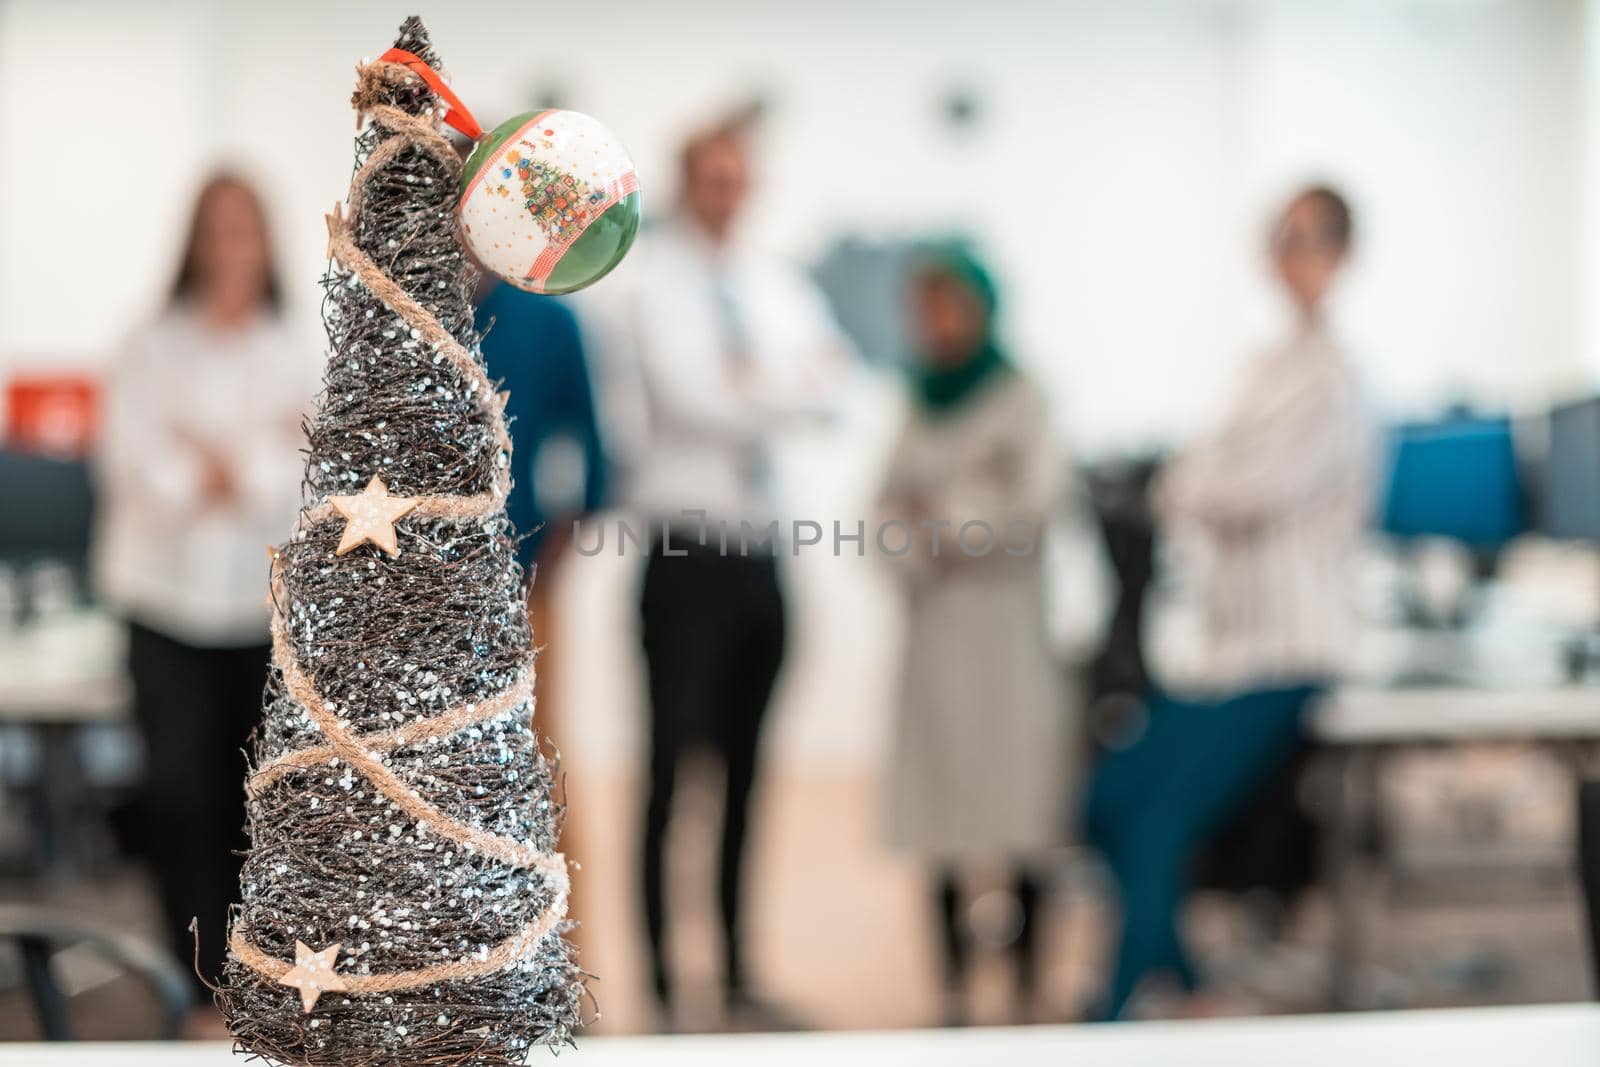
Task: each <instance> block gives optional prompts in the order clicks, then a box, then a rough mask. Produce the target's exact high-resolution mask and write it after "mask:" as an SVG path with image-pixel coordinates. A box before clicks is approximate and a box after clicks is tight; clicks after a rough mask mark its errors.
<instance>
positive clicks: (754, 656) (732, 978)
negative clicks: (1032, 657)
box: [591, 124, 845, 1011]
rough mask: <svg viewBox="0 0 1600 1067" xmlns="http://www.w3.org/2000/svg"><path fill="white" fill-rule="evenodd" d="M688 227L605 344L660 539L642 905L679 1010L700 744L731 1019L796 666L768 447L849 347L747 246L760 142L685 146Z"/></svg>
mask: <svg viewBox="0 0 1600 1067" xmlns="http://www.w3.org/2000/svg"><path fill="white" fill-rule="evenodd" d="M681 166H682V171H681V179H682V188H681V198H680V202H679V211H678V212H677V214H676V216H675V217H674V218H673V219H672V220H671V221H670V222H669V223H668V224H666V225H665V226H663V227H662V228H661V229H659V230H657V231H654V232H652V233H649V234H647V235H646V236H645V237H644V238H643V239H642V240H641V241H640V244H639V247H638V248H636V249H635V250H634V252H633V254H632V256H631V258H630V261H629V262H628V263H627V264H625V265H624V266H623V268H622V269H621V270H620V271H619V272H618V275H619V276H618V278H617V279H616V281H615V282H614V283H611V284H610V286H609V288H610V291H609V292H607V293H606V294H604V300H605V302H604V304H603V305H600V306H599V307H598V308H597V314H596V316H595V318H594V321H592V323H591V325H592V327H593V328H594V329H595V332H596V339H597V340H598V341H599V342H600V345H599V347H600V350H601V351H600V354H601V357H602V369H601V380H600V392H601V394H602V395H601V397H600V406H601V408H602V410H604V411H605V412H606V413H607V415H608V416H609V418H610V423H611V424H610V425H609V426H608V436H610V437H611V438H612V439H613V440H614V441H616V442H617V443H618V447H619V448H620V451H621V453H622V454H621V455H619V456H618V457H617V458H618V461H619V466H620V469H621V479H622V484H623V488H622V497H623V500H624V501H625V503H626V504H628V505H630V507H631V510H632V511H633V512H634V513H635V515H636V517H637V518H638V519H642V520H645V521H646V522H647V523H648V525H649V528H650V531H651V539H652V547H651V551H650V560H649V563H648V565H647V567H646V571H645V578H644V585H643V591H642V604H641V619H642V624H643V643H644V651H645V658H646V662H647V666H648V673H649V686H650V710H651V727H650V740H651V758H650V788H649V800H648V803H647V808H646V813H645V832H644V845H643V892H644V911H645V920H646V926H647V930H648V933H649V944H650V951H651V962H652V968H653V970H652V976H653V980H654V988H655V993H656V995H657V997H658V998H659V1001H660V1004H661V1006H662V1008H663V1009H664V1010H670V1008H671V979H670V975H669V974H668V970H667V966H666V943H665V942H666V938H665V907H664V901H663V886H662V845H663V840H664V837H665V833H666V827H667V822H668V817H669V814H670V809H671V802H672V794H673V788H674V785H675V781H676V775H677V768H678V765H679V763H680V761H681V758H682V756H683V755H684V754H685V752H686V751H687V750H688V749H689V748H691V747H694V746H696V745H698V744H701V743H704V744H705V745H707V746H708V747H709V748H711V750H712V751H713V752H714V753H715V754H716V755H717V756H718V757H719V758H720V759H721V760H722V762H723V763H724V764H725V766H726V770H727V785H726V794H727V795H726V805H725V816H724V820H725V821H724V826H723V836H722V851H721V872H720V880H719V895H720V901H719V902H720V907H721V918H722V927H723V934H724V939H725V946H724V947H725V954H724V964H725V973H724V979H725V983H726V993H727V998H728V1004H729V1008H730V1010H735V1011H737V1010H740V1009H744V1008H747V1007H748V1006H749V1003H750V1001H749V997H748V995H747V992H746V988H745V971H744V961H743V954H742V952H741V949H740V938H739V913H740V881H741V879H740V866H741V862H742V858H743V854H744V839H745V827H746V816H747V811H748V805H749V798H750V794H751V790H752V788H753V785H754V782H755V773H756V753H757V749H758V748H759V743H760V731H761V726H762V722H763V720H764V718H765V713H766V708H767V704H768V700H769V698H770V696H771V693H772V688H773V682H774V681H775V679H776V677H777V674H778V668H779V666H780V664H781V662H782V659H783V648H784V603H783V595H782V590H781V588H780V584H779V576H778V565H777V560H776V558H775V554H774V549H775V547H776V545H775V543H774V542H775V540H776V538H775V536H774V535H775V531H776V530H777V526H776V520H777V512H776V505H775V501H774V498H773V493H772V478H771V473H772V472H771V465H770V455H769V452H768V449H769V446H770V444H771V443H772V441H773V438H774V435H775V434H777V433H780V432H782V431H784V430H785V429H789V428H793V427H795V426H798V425H801V424H806V423H812V424H814V423H816V422H818V421H820V419H821V418H822V416H823V411H824V409H823V406H822V404H821V399H822V390H823V388H824V385H825V383H826V381H827V379H828V378H829V376H830V374H829V372H830V371H831V370H834V369H836V368H837V365H838V364H839V362H840V357H841V355H842V353H843V352H844V350H845V349H844V343H843V341H842V340H841V338H840V335H839V333H838V332H837V329H836V327H835V326H834V324H833V321H832V318H831V317H830V315H829V313H828V311H827V309H826V306H825V305H824V303H823V300H822V297H821V294H820V293H819V292H818V291H817V290H816V289H815V288H814V287H813V286H812V285H811V284H810V283H809V282H808V281H807V280H806V279H805V278H804V277H803V276H802V275H801V274H800V273H799V272H798V271H796V270H794V269H792V268H790V267H788V266H786V265H784V264H781V263H779V262H776V261H773V260H771V259H767V258H764V257H762V256H760V255H757V254H755V253H753V252H751V251H750V250H748V249H747V248H746V247H744V246H743V245H742V244H741V243H740V242H739V240H738V239H737V235H736V230H737V223H738V220H739V218H740V214H741V209H742V208H743V206H744V204H745V201H746V198H747V193H748V191H749V186H750V154H749V145H748V139H747V134H746V131H745V129H744V127H743V126H742V125H740V124H728V125H723V126H719V127H717V128H714V129H711V130H708V131H706V132H703V133H701V134H699V135H697V136H695V137H693V138H691V139H690V140H689V142H688V143H687V144H686V145H685V146H684V149H683V152H682V156H681Z"/></svg>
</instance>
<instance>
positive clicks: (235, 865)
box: [128, 623, 271, 1000]
mask: <svg viewBox="0 0 1600 1067" xmlns="http://www.w3.org/2000/svg"><path fill="white" fill-rule="evenodd" d="M130 629H131V632H130V635H129V644H128V666H129V670H130V672H131V674H132V676H133V707H134V715H135V717H136V718H137V719H138V722H139V727H140V730H141V731H142V732H143V734H144V741H145V749H146V752H147V757H146V775H145V784H144V788H143V790H142V791H141V793H140V795H139V798H138V802H137V808H136V814H137V816H138V825H137V828H136V833H137V838H138V844H139V846H140V847H141V850H142V851H143V852H144V854H145V857H146V859H147V860H148V861H149V863H150V867H151V870H152V873H153V874H154V875H155V879H156V888H157V889H158V890H159V892H160V894H161V908H162V913H163V915H164V916H165V918H166V923H167V932H168V935H169V937H170V938H171V945H172V950H173V952H174V953H175V954H176V955H177V957H178V959H179V960H181V961H182V962H183V963H184V965H185V969H187V965H188V964H189V962H190V960H191V959H193V957H194V953H195V948H194V939H193V937H192V935H191V934H190V933H189V922H190V920H191V919H198V920H199V924H200V925H199V929H200V951H199V969H200V974H201V975H203V976H205V977H206V978H207V979H210V980H212V981H215V980H216V977H217V974H218V972H219V971H221V969H222V960H223V957H224V955H225V953H226V940H227V928H228V927H227V923H228V906H229V905H230V904H233V903H235V902H237V901H238V899H239V868H240V865H241V862H242V860H241V857H240V855H239V853H241V852H242V851H243V850H244V849H245V847H246V846H247V845H248V843H249V842H248V839H247V837H246V834H245V811H244V775H245V756H244V748H245V744H246V742H247V740H248V739H249V736H250V733H251V731H252V730H254V729H255V725H256V723H257V722H259V721H260V718H261V694H262V690H263V688H264V687H265V686H266V681H267V664H268V660H269V657H270V655H271V649H270V646H267V645H252V646H250V647H247V648H197V647H195V646H193V645H189V644H185V643H184V642H182V641H177V640H174V639H173V638H171V637H168V636H166V635H165V634H162V633H159V632H157V631H156V630H152V629H150V628H149V627H146V626H141V625H140V624H138V623H133V624H132V626H131V628H130ZM202 996H203V999H205V1000H209V999H210V994H209V993H203V994H202Z"/></svg>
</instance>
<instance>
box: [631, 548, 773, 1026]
mask: <svg viewBox="0 0 1600 1067" xmlns="http://www.w3.org/2000/svg"><path fill="white" fill-rule="evenodd" d="M669 544H670V548H671V551H673V552H674V553H676V552H678V551H686V552H687V554H686V555H683V556H677V555H673V556H668V555H666V554H665V552H664V548H663V545H662V544H660V543H658V544H657V545H656V546H655V548H654V549H653V550H652V553H651V557H650V562H649V565H648V566H647V567H646V569H645V577H644V590H643V596H642V602H641V605H640V608H641V617H642V623H643V637H644V653H645V662H646V666H647V668H648V673H649V684H650V784H649V799H648V801H647V803H646V806H645V816H644V856H643V890H644V915H645V927H646V931H647V933H648V935H649V943H650V958H651V967H652V976H653V979H654V982H655V991H656V995H657V996H658V997H660V998H661V1000H662V1001H663V1002H665V1001H666V1000H667V999H668V998H669V996H670V991H671V979H670V976H669V975H668V972H667V963H666V936H665V935H666V931H665V922H666V903H665V900H664V895H663V886H662V865H663V863H662V859H663V857H662V848H663V843H664V840H665V837H666V831H667V821H668V817H669V816H670V814H671V809H672V794H673V788H674V786H675V785H676V782H677V774H678V767H679V764H680V763H681V761H682V759H683V757H684V755H685V754H686V753H687V752H689V751H690V750H691V749H693V748H695V747H696V746H698V745H704V746H705V747H707V748H709V749H710V750H711V752H712V753H713V754H714V755H715V756H716V757H717V758H719V759H720V760H721V761H722V763H723V765H724V767H725V769H726V771H727V779H726V801H725V806H724V814H723V826H722V856H721V871H720V874H719V904H720V906H721V918H722V932H723V950H724V975H723V977H724V981H725V982H726V986H727V991H728V992H729V993H730V994H738V993H740V992H741V991H742V989H743V983H744V977H745V972H744V960H743V957H742V954H741V951H740V930H739V907H740V886H741V880H742V879H741V866H742V864H743V860H744V843H745V830H746V819H747V816H748V812H749V804H750V794H751V790H752V788H753V787H754V785H755V778H756V766H757V763H756V756H757V750H758V749H759V747H760V739H761V726H762V723H763V721H764V720H765V718H766V710H767V702H768V699H769V698H770V697H771V695H772V686H773V682H774V681H775V680H776V679H777V676H778V667H779V665H780V664H781V663H782V661H783V643H784V613H783V595H782V592H781V590H780V589H779V586H778V575H777V562H776V561H775V560H774V559H773V558H772V557H771V556H767V555H760V556H756V555H751V556H748V557H744V556H740V555H738V554H737V550H736V549H730V551H733V552H734V553H735V554H733V555H722V554H720V553H719V552H718V551H717V549H716V547H715V546H711V547H704V548H702V547H698V546H696V545H695V544H694V542H693V541H692V540H691V539H690V538H688V537H685V538H682V539H681V541H680V539H679V538H678V537H676V536H674V537H672V538H671V539H670V542H669Z"/></svg>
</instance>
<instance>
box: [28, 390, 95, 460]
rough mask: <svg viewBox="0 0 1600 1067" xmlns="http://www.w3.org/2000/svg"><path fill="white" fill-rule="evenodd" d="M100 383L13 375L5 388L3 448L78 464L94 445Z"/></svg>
mask: <svg viewBox="0 0 1600 1067" xmlns="http://www.w3.org/2000/svg"><path fill="white" fill-rule="evenodd" d="M99 417H100V382H99V380H98V379H96V378H94V377H92V376H90V375H85V374H18V375H13V376H12V377H11V379H10V381H8V382H7V383H6V438H5V441H6V447H7V448H11V449H16V450H17V451H20V452H40V453H44V454H46V455H51V456H62V457H69V458H81V457H83V456H86V455H88V452H89V449H90V448H91V447H92V446H93V444H94V435H95V430H96V428H97V426H98V424H99Z"/></svg>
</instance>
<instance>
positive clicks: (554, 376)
mask: <svg viewBox="0 0 1600 1067" xmlns="http://www.w3.org/2000/svg"><path fill="white" fill-rule="evenodd" d="M476 303H477V308H478V310H477V317H476V318H477V327H478V329H479V331H480V332H481V333H482V334H483V342H482V348H483V361H484V364H485V366H487V368H488V371H489V377H490V378H491V379H492V380H494V381H496V382H499V383H500V388H501V389H504V390H505V391H506V392H508V393H509V394H510V397H509V398H508V399H507V401H506V421H507V423H508V426H509V432H510V434H511V443H512V453H513V457H514V459H515V462H516V464H517V472H518V473H517V476H516V477H515V478H514V479H513V480H512V486H511V494H510V496H508V497H507V498H506V514H507V516H509V517H510V519H511V525H512V526H513V527H514V528H515V530H516V532H517V534H518V537H519V540H518V542H517V561H518V562H519V563H521V564H522V566H523V568H524V569H525V570H530V571H531V568H532V567H533V566H534V564H535V563H536V562H539V561H549V560H552V559H553V558H554V557H556V556H558V555H559V554H560V551H561V549H562V547H563V546H564V545H565V544H566V543H567V541H568V540H569V539H570V534H571V529H572V520H573V519H575V518H580V517H582V516H584V515H587V514H589V513H590V512H593V511H596V510H598V509H599V508H600V506H601V504H602V503H603V501H604V500H605V493H606V461H605V451H604V449H603V448H602V447H601V441H600V426H599V421H598V419H597V417H596V414H595V402H594V392H593V389H592V387H591V383H590V376H589V365H588V359H587V356H586V353H585V350H584V344H583V335H582V333H581V331H580V330H579V326H578V319H577V317H576V316H575V315H574V314H573V313H572V311H571V310H570V309H569V308H568V307H567V305H566V304H565V303H564V302H563V301H561V300H558V299H557V298H555V297H551V296H541V295H537V294H534V293H527V292H523V291H522V290H521V289H518V288H516V287H515V286H512V285H507V284H506V283H505V282H501V281H496V280H494V278H493V276H492V275H489V274H487V273H485V274H484V281H483V283H482V286H481V287H480V289H479V292H478V293H477V294H476ZM541 641H543V639H542V638H541ZM544 643H546V644H548V642H544Z"/></svg>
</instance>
